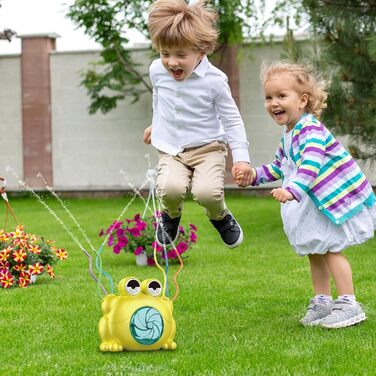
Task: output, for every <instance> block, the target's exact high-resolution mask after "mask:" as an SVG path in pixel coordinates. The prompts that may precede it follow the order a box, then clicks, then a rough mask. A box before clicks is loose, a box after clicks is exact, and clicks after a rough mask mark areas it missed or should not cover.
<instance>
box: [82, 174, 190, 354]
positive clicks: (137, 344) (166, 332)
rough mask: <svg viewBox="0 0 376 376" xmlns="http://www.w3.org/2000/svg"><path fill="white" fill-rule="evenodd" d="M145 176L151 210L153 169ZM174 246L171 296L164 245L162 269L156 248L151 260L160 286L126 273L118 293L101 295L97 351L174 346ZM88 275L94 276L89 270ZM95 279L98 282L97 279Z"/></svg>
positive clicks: (155, 348)
mask: <svg viewBox="0 0 376 376" xmlns="http://www.w3.org/2000/svg"><path fill="white" fill-rule="evenodd" d="M147 176H148V177H149V178H148V181H149V183H150V190H149V197H148V201H147V203H146V207H147V206H148V203H149V201H150V198H152V202H153V208H154V213H155V212H156V210H155V201H154V176H155V171H153V170H149V171H148V175H147ZM145 211H146V208H145ZM158 220H159V218H158ZM174 249H175V252H176V255H177V257H178V259H179V262H180V267H179V269H178V271H177V272H176V273H175V275H174V285H175V295H174V297H173V298H172V300H170V299H169V298H168V257H167V251H166V247H164V253H165V256H166V257H165V260H166V271H165V270H164V269H163V268H162V267H161V266H160V264H159V263H158V259H157V254H156V248H154V261H155V264H156V265H157V267H158V268H159V269H160V270H161V271H162V273H163V277H164V284H163V286H162V284H161V282H160V281H159V280H157V279H154V278H151V279H146V280H144V281H142V282H140V281H139V280H138V279H137V278H135V277H126V278H123V279H122V280H121V281H120V282H119V284H118V290H119V295H114V294H106V295H105V297H104V298H103V300H102V305H101V307H102V312H103V316H102V318H101V319H100V320H99V327H98V329H99V336H100V338H101V344H100V347H99V348H100V351H103V352H108V351H111V352H118V351H123V350H127V351H148V350H159V349H164V350H174V349H176V342H175V341H174V339H175V333H176V324H175V320H174V318H173V305H172V303H173V301H174V300H175V299H176V298H177V295H178V293H179V286H178V284H177V281H176V278H177V275H178V274H179V273H180V271H181V270H182V268H183V261H182V259H181V257H180V255H179V253H178V251H177V249H176V248H175V246H174ZM87 255H88V254H87ZM88 256H89V255H88ZM89 257H90V256H89ZM90 261H91V260H90ZM90 263H91V262H90ZM92 276H93V277H94V278H95V276H94V275H93V274H92ZM95 279H96V278H95ZM96 281H97V282H98V283H99V284H100V282H99V281H98V280H97V279H96ZM102 290H103V286H102ZM104 291H105V290H104Z"/></svg>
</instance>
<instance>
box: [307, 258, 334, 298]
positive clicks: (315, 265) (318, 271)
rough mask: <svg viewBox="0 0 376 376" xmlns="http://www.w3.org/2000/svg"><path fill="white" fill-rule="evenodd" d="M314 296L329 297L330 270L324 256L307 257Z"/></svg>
mask: <svg viewBox="0 0 376 376" xmlns="http://www.w3.org/2000/svg"><path fill="white" fill-rule="evenodd" d="M308 258H309V264H310V267H311V277H312V285H313V290H314V292H315V295H327V296H330V295H331V292H330V269H329V267H328V264H327V262H326V259H325V256H324V255H308Z"/></svg>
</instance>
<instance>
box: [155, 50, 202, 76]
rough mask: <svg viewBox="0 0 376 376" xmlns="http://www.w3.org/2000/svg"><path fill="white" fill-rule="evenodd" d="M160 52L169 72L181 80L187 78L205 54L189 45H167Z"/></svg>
mask: <svg viewBox="0 0 376 376" xmlns="http://www.w3.org/2000/svg"><path fill="white" fill-rule="evenodd" d="M159 54H160V57H161V61H162V64H163V66H164V67H165V69H166V70H167V72H168V73H169V74H170V76H171V77H172V78H173V79H174V80H176V81H179V82H180V81H184V80H186V79H187V78H188V77H189V76H190V75H191V74H192V72H193V71H194V69H195V68H196V67H197V65H198V64H199V63H200V61H201V60H202V58H203V57H204V56H205V53H204V52H200V51H197V50H194V49H192V48H189V47H173V48H170V47H165V48H162V49H161V50H160V52H159Z"/></svg>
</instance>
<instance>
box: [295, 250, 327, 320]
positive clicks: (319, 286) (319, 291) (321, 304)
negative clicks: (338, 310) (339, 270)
mask: <svg viewBox="0 0 376 376" xmlns="http://www.w3.org/2000/svg"><path fill="white" fill-rule="evenodd" d="M308 258H309V264H310V266H311V277H312V285H313V290H314V292H315V297H314V298H313V299H311V300H310V304H309V306H308V309H307V313H306V314H305V316H304V317H303V318H302V319H301V320H300V322H301V323H302V324H303V325H308V326H314V325H319V323H320V322H321V320H322V319H323V318H324V317H326V316H328V315H330V313H331V311H332V307H333V301H332V297H331V293H330V270H329V267H328V264H327V263H326V260H325V257H324V256H323V255H308Z"/></svg>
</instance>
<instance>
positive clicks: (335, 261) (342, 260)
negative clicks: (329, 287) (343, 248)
mask: <svg viewBox="0 0 376 376" xmlns="http://www.w3.org/2000/svg"><path fill="white" fill-rule="evenodd" d="M324 257H325V260H326V262H327V265H328V267H329V269H330V272H331V274H332V276H333V279H334V283H335V285H336V289H337V294H338V295H354V285H353V280H352V271H351V266H350V263H349V262H348V260H347V258H346V257H345V256H344V255H343V254H342V253H340V252H338V253H330V252H328V253H327V254H325V255H324Z"/></svg>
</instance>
